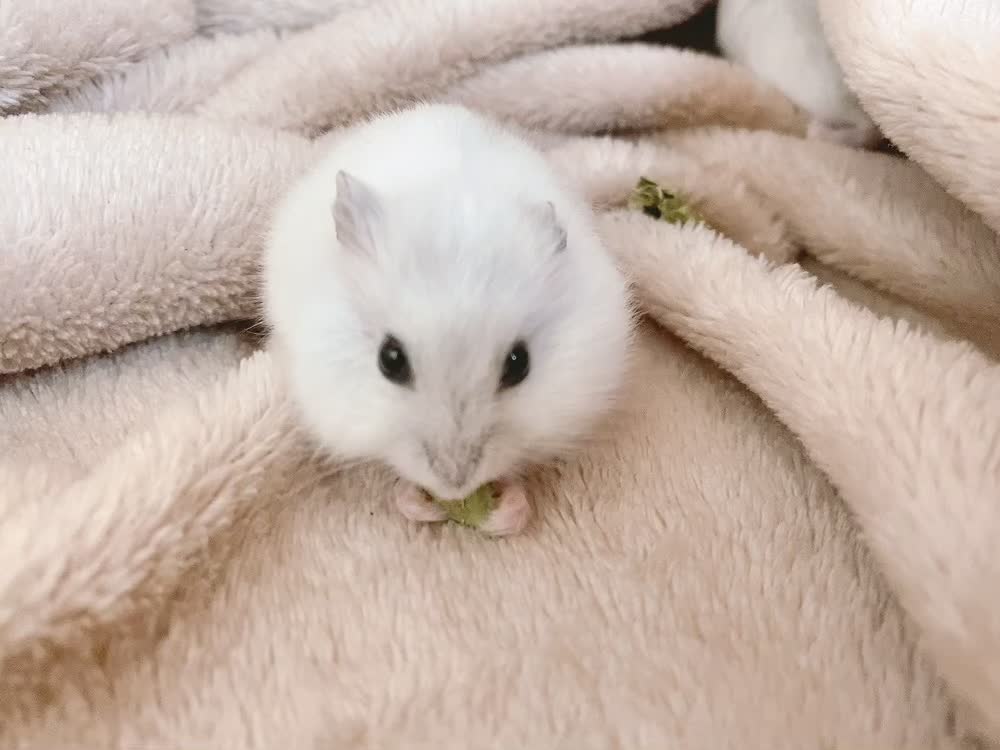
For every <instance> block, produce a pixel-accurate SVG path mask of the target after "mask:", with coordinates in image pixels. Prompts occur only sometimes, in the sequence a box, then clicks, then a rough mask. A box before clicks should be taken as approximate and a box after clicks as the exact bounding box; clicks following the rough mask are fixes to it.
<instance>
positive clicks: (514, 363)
mask: <svg viewBox="0 0 1000 750" xmlns="http://www.w3.org/2000/svg"><path fill="white" fill-rule="evenodd" d="M530 366H531V363H530V361H529V359H528V348H527V347H526V346H525V345H524V342H523V341H518V342H517V343H516V344H514V346H513V347H511V350H510V351H509V352H507V356H506V358H505V359H504V361H503V372H502V373H501V374H500V390H503V389H505V388H513V387H514V386H515V385H518V384H519V383H521V382H523V381H524V379H525V378H526V377H528V370H529V369H530Z"/></svg>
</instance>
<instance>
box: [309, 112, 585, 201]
mask: <svg viewBox="0 0 1000 750" xmlns="http://www.w3.org/2000/svg"><path fill="white" fill-rule="evenodd" d="M330 159H331V160H332V161H334V162H336V168H338V169H346V170H347V171H353V172H355V173H357V174H362V175H364V177H365V179H366V180H367V181H368V182H369V183H370V184H371V185H373V186H374V187H376V188H382V189H384V190H388V191H391V192H407V191H409V190H412V189H427V188H432V186H433V185H435V184H437V185H440V184H442V183H449V184H452V185H454V184H458V183H461V184H463V185H467V186H468V188H469V189H470V190H471V189H488V190H490V191H491V192H493V193H498V192H504V189H505V188H507V189H509V190H514V191H517V192H519V193H524V192H525V191H526V189H528V190H529V191H530V192H535V190H531V188H535V189H536V190H537V192H539V194H550V193H552V192H556V191H563V190H565V189H566V186H565V185H561V184H558V185H557V184H556V183H557V182H558V180H557V179H556V178H555V175H554V173H553V172H552V170H551V169H550V167H549V165H548V163H547V162H546V160H545V159H544V157H543V156H542V155H541V154H539V153H538V152H537V151H536V150H535V149H534V148H532V147H531V146H530V145H528V144H527V143H525V142H524V141H522V140H521V139H520V138H519V137H518V136H516V135H514V134H513V133H511V132H509V131H507V130H505V129H504V128H503V127H502V126H500V125H498V124H497V123H495V122H494V121H492V120H490V119H488V118H486V117H484V116H482V115H480V114H478V113H476V112H473V111H471V110H469V109H467V108H465V107H462V106H459V105H451V104H422V105H417V106H415V107H412V108H410V109H406V110H402V111H399V112H392V113H386V114H382V115H377V116H376V117H375V118H373V119H372V120H371V121H369V122H367V123H365V124H363V125H360V126H358V128H356V130H355V131H354V132H353V133H351V134H349V135H347V136H345V137H344V139H343V140H341V141H339V142H338V144H337V148H335V149H334V151H333V153H331V155H330ZM333 166H334V165H333V164H330V165H329V167H331V168H332V167H333Z"/></svg>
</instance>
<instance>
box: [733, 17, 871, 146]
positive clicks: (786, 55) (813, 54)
mask: <svg viewBox="0 0 1000 750" xmlns="http://www.w3.org/2000/svg"><path fill="white" fill-rule="evenodd" d="M816 3H817V0H719V5H718V9H717V15H716V42H717V44H718V45H719V48H720V49H721V50H722V52H723V54H724V55H725V56H726V57H727V58H729V59H730V60H732V61H733V62H736V63H739V64H741V65H743V66H745V67H747V68H749V69H750V70H751V71H752V72H753V73H755V74H756V75H757V76H759V77H760V78H761V79H763V80H765V81H767V82H768V83H770V84H771V85H773V86H775V87H776V88H778V89H779V90H780V91H781V92H782V93H784V94H785V96H787V97H788V98H789V99H791V100H792V101H793V102H795V103H796V104H798V105H799V106H800V107H802V108H803V109H804V110H806V111H807V112H808V113H809V114H810V115H812V117H813V118H814V119H813V121H812V123H811V124H810V126H809V132H808V135H809V137H811V138H817V139H822V140H828V141H833V142H835V143H841V144H844V145H848V146H855V147H873V146H875V145H877V144H878V143H879V141H880V140H881V137H882V136H881V133H880V132H879V129H878V127H877V126H876V125H875V123H874V122H873V121H872V120H871V118H870V117H869V116H868V115H867V114H866V113H865V111H864V110H863V109H862V108H861V105H860V104H859V103H858V100H857V98H856V97H855V96H854V94H853V93H852V92H851V90H850V89H848V88H847V84H846V83H845V82H844V75H843V71H842V70H841V68H840V65H839V64H838V63H837V60H836V58H835V57H834V56H833V51H832V50H831V49H830V46H829V43H828V42H827V39H826V33H825V31H824V30H823V25H822V22H821V20H820V17H819V9H818V7H817V5H816Z"/></svg>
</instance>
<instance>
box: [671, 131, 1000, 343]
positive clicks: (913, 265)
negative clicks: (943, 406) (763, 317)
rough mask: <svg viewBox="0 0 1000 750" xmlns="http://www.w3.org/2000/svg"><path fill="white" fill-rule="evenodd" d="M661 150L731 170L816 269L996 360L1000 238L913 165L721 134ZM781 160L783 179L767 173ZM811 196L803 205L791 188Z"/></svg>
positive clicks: (683, 134)
mask: <svg viewBox="0 0 1000 750" xmlns="http://www.w3.org/2000/svg"><path fill="white" fill-rule="evenodd" d="M656 140H657V141H662V142H665V143H666V144H667V145H668V146H670V147H672V148H675V149H678V150H679V151H681V152H683V153H686V154H690V155H692V156H696V157H697V158H698V159H699V161H701V162H702V164H703V167H704V169H706V170H710V169H713V168H716V169H718V168H727V169H734V170H735V171H737V173H738V174H739V175H740V177H741V178H742V179H743V180H745V181H746V182H747V183H748V184H749V185H751V186H752V187H753V188H754V189H755V190H757V191H758V192H759V193H760V194H762V195H766V196H768V198H769V201H770V202H771V205H772V208H773V210H774V211H775V212H776V213H777V214H778V215H779V216H781V217H782V219H783V220H784V221H785V222H786V223H787V226H788V228H789V232H790V233H791V236H792V238H793V239H794V240H795V241H797V242H799V243H800V244H802V245H803V246H805V247H808V248H809V252H810V254H812V255H813V256H815V257H816V258H817V259H819V260H821V261H822V262H824V263H826V264H829V265H831V266H834V267H837V268H840V269H842V270H844V271H846V272H847V273H849V274H850V275H852V276H855V277H857V278H858V279H861V280H864V281H867V282H869V283H870V284H873V285H875V286H877V287H879V288H882V289H885V290H886V291H887V292H890V293H892V294H894V295H896V296H898V297H900V298H902V299H905V300H908V301H911V302H913V303H914V304H915V305H917V306H918V307H919V308H921V309H924V310H926V311H927V312H929V313H931V314H932V315H934V316H936V317H938V318H940V319H942V320H943V321H945V322H946V323H947V324H949V325H950V326H951V327H952V328H953V329H954V330H955V332H956V334H957V335H959V336H961V337H962V338H967V339H970V340H972V341H973V342H975V343H976V344H978V345H980V346H981V347H982V348H983V349H984V350H985V351H987V352H989V353H991V354H993V355H994V356H998V355H1000V327H998V325H997V321H1000V264H998V263H997V262H996V259H997V257H998V256H1000V238H998V236H997V234H996V233H995V232H994V231H993V230H992V229H990V228H989V227H988V226H986V225H985V224H984V223H983V222H982V220H981V219H980V218H979V217H978V216H977V215H976V214H975V213H973V212H972V211H970V210H969V209H968V208H967V207H966V206H964V205H962V204H961V203H959V202H958V201H957V200H955V199H953V198H951V197H950V196H948V195H947V194H946V193H945V191H944V190H942V189H941V187H940V186H939V185H937V184H936V183H934V182H933V181H932V180H931V179H930V178H929V176H928V175H927V173H926V172H924V171H922V170H921V169H920V168H919V167H917V166H916V165H914V164H912V163H909V162H906V161H902V160H899V159H896V158H893V157H890V156H886V155H881V154H862V153H861V152H858V151H854V150H852V149H848V148H845V147H843V146H837V145H834V144H827V143H822V142H816V141H804V140H799V139H794V138H788V137H785V136H783V135H781V134H779V133H769V132H763V131H758V132H753V133H750V132H741V131H732V130H721V129H718V128H705V129H693V130H689V131H674V132H664V133H663V134H662V135H661V136H658V137H657V139H656ZM778 160H780V161H781V163H782V169H781V170H775V169H773V164H774V163H776V162H777V161H778ZM805 183H808V184H810V185H812V186H813V189H814V190H815V191H816V192H817V194H818V197H817V200H815V201H802V200H799V199H798V196H797V194H796V192H795V191H794V190H790V189H788V185H790V184H805Z"/></svg>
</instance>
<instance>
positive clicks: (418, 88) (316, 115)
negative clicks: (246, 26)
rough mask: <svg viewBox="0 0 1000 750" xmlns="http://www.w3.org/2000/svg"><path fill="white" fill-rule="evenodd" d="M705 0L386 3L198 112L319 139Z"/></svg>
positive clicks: (302, 39)
mask: <svg viewBox="0 0 1000 750" xmlns="http://www.w3.org/2000/svg"><path fill="white" fill-rule="evenodd" d="M705 2H706V0H630V2H627V3H608V2H607V0H559V2H558V3H556V4H553V3H547V4H545V5H534V6H532V5H531V4H530V3H528V4H524V5H522V4H520V3H510V2H507V0H456V2H453V3H451V4H449V5H448V6H447V7H445V6H442V5H441V4H440V3H438V2H437V1H436V0H394V2H392V3H388V4H380V3H376V4H374V5H371V6H369V7H366V8H362V9H359V10H353V11H348V12H346V13H344V14H343V15H341V16H340V17H339V18H337V19H336V20H334V21H330V22H327V23H325V24H320V25H318V26H316V27H314V28H313V29H310V30H308V31H305V32H302V33H301V34H300V35H299V36H298V38H297V40H296V44H295V45H294V46H282V47H281V48H279V49H278V50H276V51H275V52H274V53H272V54H270V55H266V56H265V57H264V58H263V59H261V60H260V61H258V62H257V63H255V64H254V65H251V66H249V67H248V68H247V69H246V71H245V72H244V73H242V74H240V75H239V76H237V77H236V78H235V79H234V80H233V81H232V82H230V83H229V84H228V85H227V86H223V87H222V88H221V89H220V90H219V91H218V92H217V93H216V95H215V96H214V97H213V98H212V100H211V101H209V102H206V103H205V104H204V105H203V106H201V107H199V108H198V110H197V112H198V113H199V114H203V115H205V116H208V117H217V118H222V119H230V120H237V121H240V122H248V123H255V124H259V125H267V126H269V127H274V128H279V129H286V130H295V131H298V132H301V133H303V134H306V135H316V134H317V133H320V132H323V131H325V130H329V129H330V128H332V127H336V126H341V125H345V124H348V123H350V122H351V121H353V120H355V119H357V118H358V117H360V116H362V115H364V114H365V113H367V112H374V111H378V110H384V109H389V108H392V107H398V106H401V105H405V104H407V103H412V102H414V101H416V100H419V99H423V98H426V97H433V96H435V95H438V94H440V93H441V92H442V90H443V89H445V88H447V87H448V86H449V85H452V84H454V83H456V82H458V81H459V80H461V79H462V78H464V77H467V76H469V75H472V74H474V73H476V72H478V71H479V70H481V69H482V67H483V66H484V65H486V64H490V63H499V62H503V61H505V60H509V59H510V58H512V57H514V56H516V55H519V54H524V53H528V52H534V51H538V50H540V49H545V48H547V47H554V46H558V45H560V44H567V43H571V42H588V41H591V42H596V41H610V40H612V39H616V38H621V37H623V36H629V35H636V34H639V33H641V32H643V31H650V30H653V29H656V28H660V27H663V26H669V25H671V24H673V23H677V22H679V21H681V20H684V19H685V18H687V17H689V16H690V15H692V14H693V13H694V12H695V11H697V10H698V9H699V8H700V7H701V6H702V5H704V4H705ZM359 39H363V40H364V43H363V44H362V45H360V46H359V45H358V44H357V40H359ZM443 40H447V41H443Z"/></svg>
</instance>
